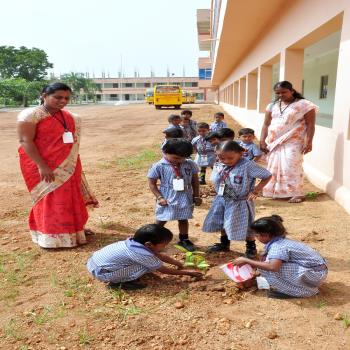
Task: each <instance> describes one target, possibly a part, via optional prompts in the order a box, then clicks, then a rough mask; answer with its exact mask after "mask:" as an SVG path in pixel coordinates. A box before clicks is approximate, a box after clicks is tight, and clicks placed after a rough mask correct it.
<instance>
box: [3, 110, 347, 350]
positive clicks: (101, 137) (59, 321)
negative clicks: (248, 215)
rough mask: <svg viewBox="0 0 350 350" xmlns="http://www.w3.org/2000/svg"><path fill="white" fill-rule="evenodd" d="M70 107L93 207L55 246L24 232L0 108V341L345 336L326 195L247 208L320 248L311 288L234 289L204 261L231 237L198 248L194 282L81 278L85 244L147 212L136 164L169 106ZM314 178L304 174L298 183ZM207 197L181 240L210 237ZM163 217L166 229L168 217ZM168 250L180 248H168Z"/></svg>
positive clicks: (337, 227) (126, 345)
mask: <svg viewBox="0 0 350 350" xmlns="http://www.w3.org/2000/svg"><path fill="white" fill-rule="evenodd" d="M72 110H73V111H74V112H76V113H79V114H80V115H81V116H82V118H83V136H82V147H81V158H82V162H83V167H84V170H85V172H86V175H87V178H88V181H89V183H90V185H91V187H92V188H93V190H94V192H95V193H96V195H97V197H98V198H99V200H100V203H101V208H99V209H97V210H94V211H93V212H91V216H90V221H89V225H88V227H89V228H90V229H92V230H94V231H95V232H96V235H95V236H90V237H89V243H88V244H87V245H86V246H84V247H80V248H78V249H72V250H57V251H47V250H42V249H40V248H37V247H36V246H34V245H33V244H32V242H31V241H30V238H29V234H28V229H27V215H28V210H29V209H28V208H30V199H29V195H28V193H27V191H26V189H25V187H24V183H23V181H22V178H21V176H20V172H19V167H18V159H17V158H18V157H17V151H16V149H17V142H16V134H15V118H16V113H0V125H1V130H2V138H1V151H0V186H1V193H0V198H1V203H2V205H1V207H0V220H1V221H0V234H1V236H0V254H1V255H0V314H1V316H0V348H1V349H21V350H26V349H28V350H29V349H35V350H36V349H61V350H65V349H67V350H68V349H80V348H86V349H147V350H149V349H158V350H160V349H166V350H168V349H210V350H216V349H220V350H221V349H227V350H229V349H231V350H233V349H235V350H243V349H244V350H245V349H249V350H250V349H259V350H264V349H276V350H277V349H278V350H284V349H285V350H287V349H288V350H290V349H298V350H303V349H307V350H310V349H318V350H320V349H327V350H330V349H331V350H333V349H334V350H335V349H349V348H350V339H349V338H350V336H349V334H350V327H349V328H346V327H347V326H349V325H350V289H349V287H350V272H349V271H350V262H349V248H350V247H349V238H348V234H349V227H350V216H349V215H347V214H346V213H345V212H344V210H343V209H342V208H341V207H339V206H338V205H337V204H336V203H335V202H334V201H332V200H331V199H330V198H329V197H328V196H326V195H321V196H319V197H318V198H317V199H315V200H310V201H307V202H304V203H302V204H299V205H290V204H288V203H286V202H284V201H271V200H266V199H262V198H259V199H258V201H257V216H258V217H259V216H263V215H270V214H273V213H277V214H279V215H281V216H282V217H284V219H285V223H286V226H287V228H288V231H289V234H290V237H292V238H295V239H303V240H304V241H306V242H308V243H309V244H310V245H311V246H313V247H314V248H316V249H317V250H318V251H320V253H321V254H322V255H323V256H325V257H326V259H327V260H328V262H329V266H330V273H329V277H328V279H327V282H326V283H325V285H324V286H323V287H322V290H321V293H320V295H318V296H316V297H313V298H310V299H303V300H298V301H297V300H291V301H278V300H271V299H267V298H266V297H265V295H264V293H263V292H262V291H254V290H248V291H244V292H242V291H239V290H237V289H236V288H235V285H234V284H233V283H231V282H229V281H227V280H226V279H225V277H224V276H223V275H222V274H221V273H220V271H218V268H217V267H216V265H218V264H220V263H224V262H227V261H228V260H229V259H230V258H231V257H233V256H237V254H239V253H242V252H243V251H244V247H243V243H236V244H234V245H233V246H232V252H230V253H227V254H218V255H214V256H211V257H208V260H209V262H210V263H211V264H212V266H213V267H212V268H211V269H210V270H209V272H208V274H207V277H206V279H205V280H204V281H200V282H195V281H191V279H187V278H177V277H168V276H165V277H164V276H158V275H154V276H149V277H147V278H146V279H145V280H146V281H147V283H148V284H149V286H148V287H147V288H146V289H145V290H144V291H142V292H132V293H122V292H119V293H118V292H113V293H112V292H110V291H108V290H106V289H105V287H104V286H103V285H102V284H101V283H99V282H97V281H94V280H92V279H91V278H90V277H89V275H88V273H87V272H86V269H85V262H86V260H87V258H88V257H89V256H90V254H91V253H92V252H93V251H95V250H96V249H98V248H99V247H101V246H104V245H106V244H108V243H109V242H113V241H116V240H119V239H125V238H126V237H127V236H129V235H131V234H132V233H133V231H134V230H135V228H137V227H139V226H140V225H142V224H145V223H149V222H153V220H154V208H153V206H154V199H153V197H152V195H151V194H150V192H149V190H148V188H147V180H146V176H145V174H146V171H147V168H148V167H149V165H150V164H151V163H152V162H154V161H157V160H158V159H159V157H160V154H159V144H160V142H161V140H162V134H161V130H162V129H163V128H164V127H165V126H166V125H167V122H166V117H167V116H168V114H169V113H171V112H170V111H166V110H162V111H155V110H154V108H153V107H152V106H145V105H136V106H123V107H115V106H90V107H76V108H73V109H72ZM217 110H219V107H217V106H209V105H208V106H207V105H202V106H200V105H196V106H194V108H193V112H194V119H196V120H198V121H210V118H209V115H212V114H213V112H214V111H217ZM226 119H227V121H229V124H230V125H231V126H232V127H234V128H235V130H236V131H237V128H238V125H236V124H234V123H233V121H232V120H231V119H230V118H229V117H227V118H226ZM315 190H317V189H315V188H314V187H312V186H311V185H310V184H307V185H306V191H315ZM210 200H211V198H210V197H208V198H205V199H204V204H203V206H202V207H200V208H199V209H196V211H195V218H194V219H193V220H191V224H190V232H191V236H192V237H193V241H194V242H195V243H196V244H197V245H198V246H200V247H203V248H204V247H205V246H206V245H208V244H210V243H212V242H215V241H216V240H217V235H209V234H204V233H201V228H200V226H201V223H202V222H203V218H204V216H205V214H206V212H207V210H208V208H209V206H210ZM169 228H171V229H172V230H173V232H174V233H177V230H176V225H175V224H174V223H171V224H170V225H169ZM259 248H260V249H262V246H261V245H259ZM168 252H169V253H172V254H176V255H177V257H178V258H179V259H180V258H181V254H180V253H178V252H177V251H175V250H174V248H169V250H168ZM177 307H179V308H177ZM337 314H340V315H337ZM337 316H341V317H342V318H344V319H343V320H336V319H335V318H340V317H337Z"/></svg>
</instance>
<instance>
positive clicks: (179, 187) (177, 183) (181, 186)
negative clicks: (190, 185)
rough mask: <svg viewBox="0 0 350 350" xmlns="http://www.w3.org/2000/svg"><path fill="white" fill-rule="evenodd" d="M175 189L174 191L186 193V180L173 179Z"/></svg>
mask: <svg viewBox="0 0 350 350" xmlns="http://www.w3.org/2000/svg"><path fill="white" fill-rule="evenodd" d="M173 189H174V191H184V190H185V182H184V179H173Z"/></svg>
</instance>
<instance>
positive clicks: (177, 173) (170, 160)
mask: <svg viewBox="0 0 350 350" xmlns="http://www.w3.org/2000/svg"><path fill="white" fill-rule="evenodd" d="M163 154H164V157H163V158H162V159H161V160H160V161H159V162H157V163H155V164H153V166H152V167H151V169H150V170H149V172H148V175H147V176H148V182H149V187H150V190H151V192H152V193H153V194H154V195H155V197H156V199H157V204H156V219H157V222H156V223H157V224H159V225H161V226H164V225H165V224H166V222H167V221H169V220H177V221H178V226H179V243H178V244H179V245H181V246H182V247H184V248H185V249H187V250H189V251H194V250H195V247H194V244H193V243H192V242H191V241H190V240H189V237H188V219H191V218H192V217H193V216H192V214H193V208H194V205H201V203H202V199H201V198H200V196H199V181H198V168H197V165H196V163H194V162H193V161H192V160H190V159H187V158H189V157H190V156H191V154H192V144H191V142H189V141H187V140H184V139H171V140H168V141H167V143H166V144H165V145H164V146H163ZM158 180H159V182H160V184H159V188H158V186H157V182H158Z"/></svg>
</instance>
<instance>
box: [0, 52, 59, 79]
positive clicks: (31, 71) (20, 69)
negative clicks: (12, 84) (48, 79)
mask: <svg viewBox="0 0 350 350" xmlns="http://www.w3.org/2000/svg"><path fill="white" fill-rule="evenodd" d="M52 67H53V64H52V63H50V62H49V61H48V57H47V54H46V53H45V51H43V50H41V49H38V48H35V47H33V48H31V49H28V48H27V47H25V46H21V47H20V48H18V49H17V48H15V47H14V46H0V77H1V78H3V79H9V78H23V79H25V80H27V81H38V80H42V79H44V78H45V76H46V74H47V70H48V69H49V68H52Z"/></svg>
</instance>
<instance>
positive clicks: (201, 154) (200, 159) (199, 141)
mask: <svg viewBox="0 0 350 350" xmlns="http://www.w3.org/2000/svg"><path fill="white" fill-rule="evenodd" d="M197 127H198V134H199V135H198V136H197V137H195V138H194V139H193V140H192V145H193V149H194V150H195V152H196V153H197V155H196V158H195V160H194V161H195V163H196V164H197V165H198V167H199V168H200V176H199V184H200V185H205V184H206V182H205V173H206V171H207V167H213V166H214V163H215V159H216V155H215V150H214V147H213V146H212V144H211V143H210V142H209V141H207V140H206V136H207V135H208V133H209V125H208V124H207V123H198V125H197Z"/></svg>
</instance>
